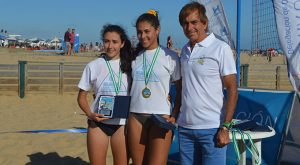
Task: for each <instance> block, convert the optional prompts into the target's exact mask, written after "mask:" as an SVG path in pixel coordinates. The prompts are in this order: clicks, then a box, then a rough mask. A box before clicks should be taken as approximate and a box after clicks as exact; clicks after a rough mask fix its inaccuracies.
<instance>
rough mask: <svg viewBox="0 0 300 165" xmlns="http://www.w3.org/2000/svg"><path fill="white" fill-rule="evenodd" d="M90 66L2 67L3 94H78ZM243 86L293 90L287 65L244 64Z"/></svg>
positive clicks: (40, 64)
mask: <svg viewBox="0 0 300 165" xmlns="http://www.w3.org/2000/svg"><path fill="white" fill-rule="evenodd" d="M86 64H87V63H86V62H85V63H81V62H73V63H71V62H32V61H19V64H0V92H5V91H6V92H14V93H18V94H19V96H20V97H21V98H22V97H24V96H25V94H26V93H49V92H52V93H60V94H63V93H66V92H76V91H78V87H77V84H78V82H79V80H80V77H81V74H82V71H83V69H84V67H85V65H86ZM241 87H250V88H264V89H277V90H292V87H291V85H290V82H289V80H288V76H287V68H286V65H271V64H259V65H248V66H247V65H242V66H241Z"/></svg>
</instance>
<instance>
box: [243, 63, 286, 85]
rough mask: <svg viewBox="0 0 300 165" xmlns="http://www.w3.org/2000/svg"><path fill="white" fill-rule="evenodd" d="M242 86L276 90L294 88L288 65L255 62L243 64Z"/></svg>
mask: <svg viewBox="0 0 300 165" xmlns="http://www.w3.org/2000/svg"><path fill="white" fill-rule="evenodd" d="M241 86H242V87H249V88H264V89H276V90H292V86H291V84H290V81H289V79H288V73H287V66H286V65H279V64H276V65H274V64H273V65H272V64H255V65H248V64H246V65H242V66H241Z"/></svg>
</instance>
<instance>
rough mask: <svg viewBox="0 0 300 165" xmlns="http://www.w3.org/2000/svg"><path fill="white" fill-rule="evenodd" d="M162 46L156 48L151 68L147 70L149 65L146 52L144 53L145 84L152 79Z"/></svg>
mask: <svg viewBox="0 0 300 165" xmlns="http://www.w3.org/2000/svg"><path fill="white" fill-rule="evenodd" d="M159 50H160V47H158V48H156V50H155V53H154V57H153V59H152V62H151V64H150V67H149V69H148V70H147V66H146V56H145V52H144V53H143V70H144V77H145V85H146V86H147V84H148V82H149V80H150V76H151V74H152V71H153V67H154V64H155V62H156V59H157V56H158V53H159Z"/></svg>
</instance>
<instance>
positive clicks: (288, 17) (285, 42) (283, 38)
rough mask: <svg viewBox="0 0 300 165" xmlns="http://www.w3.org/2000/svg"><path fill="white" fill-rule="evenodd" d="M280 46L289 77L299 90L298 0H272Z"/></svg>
mask: <svg viewBox="0 0 300 165" xmlns="http://www.w3.org/2000/svg"><path fill="white" fill-rule="evenodd" d="M273 2H274V8H275V17H276V24H277V30H278V35H279V40H280V45H281V48H282V50H283V52H284V54H285V55H286V57H287V61H288V71H289V79H290V82H291V84H292V86H293V88H294V90H295V91H298V92H299V91H300V0H289V1H287V0H273Z"/></svg>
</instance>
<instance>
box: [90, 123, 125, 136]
mask: <svg viewBox="0 0 300 165" xmlns="http://www.w3.org/2000/svg"><path fill="white" fill-rule="evenodd" d="M87 122H88V125H89V126H91V122H92V120H88V121H87ZM95 124H96V125H97V126H98V127H99V128H100V129H101V130H102V131H103V132H104V133H105V134H106V135H107V136H112V135H113V134H114V133H115V132H116V131H117V130H118V129H119V128H120V127H121V126H122V125H111V124H104V123H101V122H95Z"/></svg>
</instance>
